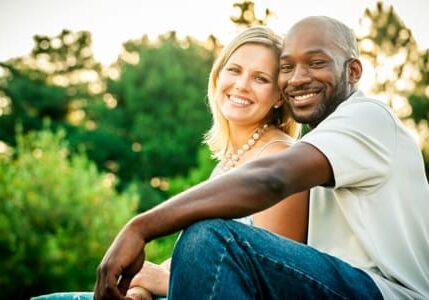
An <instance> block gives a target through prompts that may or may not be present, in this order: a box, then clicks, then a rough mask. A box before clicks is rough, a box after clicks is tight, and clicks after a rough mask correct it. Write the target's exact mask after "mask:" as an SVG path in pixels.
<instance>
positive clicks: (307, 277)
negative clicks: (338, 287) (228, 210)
mask: <svg viewBox="0 0 429 300" xmlns="http://www.w3.org/2000/svg"><path fill="white" fill-rule="evenodd" d="M237 243H240V245H241V246H242V247H247V248H249V249H250V251H252V252H253V254H254V255H256V256H259V257H260V258H262V259H266V260H269V261H271V262H272V263H273V264H276V265H280V266H282V267H284V268H285V269H288V270H289V271H290V272H291V273H296V274H299V275H300V276H302V277H305V278H306V279H308V280H309V281H311V282H313V283H315V285H316V286H319V287H321V288H322V289H324V290H325V291H327V292H329V293H331V294H333V295H335V296H337V297H339V298H341V299H347V297H345V296H342V295H341V294H339V293H337V292H336V291H334V290H332V289H331V288H329V287H328V286H326V285H325V284H323V283H322V282H320V281H318V280H316V279H315V278H313V277H311V276H309V275H308V274H307V273H305V272H303V271H301V270H299V269H298V268H296V267H292V266H290V265H288V264H285V263H283V262H280V261H276V260H274V259H272V258H270V257H267V256H263V255H261V254H259V253H256V251H254V250H253V248H252V246H251V245H250V244H249V243H247V242H246V241H242V240H240V239H237Z"/></svg>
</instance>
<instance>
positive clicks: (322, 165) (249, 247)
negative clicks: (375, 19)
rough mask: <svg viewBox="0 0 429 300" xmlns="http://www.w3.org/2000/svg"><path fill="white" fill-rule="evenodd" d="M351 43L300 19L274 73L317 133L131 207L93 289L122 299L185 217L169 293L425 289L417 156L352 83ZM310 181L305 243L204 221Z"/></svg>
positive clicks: (336, 27)
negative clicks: (149, 248)
mask: <svg viewBox="0 0 429 300" xmlns="http://www.w3.org/2000/svg"><path fill="white" fill-rule="evenodd" d="M357 55H358V51H357V46H356V42H355V38H354V36H353V34H352V32H351V30H350V29H348V28H347V27H346V26H345V25H343V24H342V23H340V22H338V21H336V20H334V19H330V18H327V17H310V18H306V19H304V20H302V21H300V22H298V23H297V24H295V25H294V26H293V27H292V28H291V30H290V31H289V32H288V34H287V35H286V37H285V40H284V47H283V51H282V55H281V71H280V76H279V85H280V87H281V88H282V91H283V93H284V96H285V99H286V100H287V101H288V103H289V105H290V107H291V110H292V112H293V115H294V118H296V120H298V121H300V122H303V123H307V124H309V125H310V126H311V127H312V128H313V129H312V131H311V132H310V133H308V134H307V135H306V136H304V138H303V139H302V141H301V142H299V143H297V144H296V145H294V146H293V147H291V148H289V149H288V150H285V151H284V152H283V153H280V154H277V155H273V156H271V157H267V158H263V159H260V160H257V161H254V162H252V163H249V164H247V165H244V166H242V167H239V168H237V169H235V170H233V171H231V172H230V173H228V174H226V175H224V176H221V177H219V178H217V179H214V180H211V181H209V182H206V183H202V184H200V185H198V186H196V187H194V188H192V189H190V190H189V191H187V192H185V193H182V194H180V195H177V196H175V197H173V198H172V199H171V200H170V201H167V202H165V203H163V204H161V205H160V206H158V207H156V208H154V209H152V210H150V211H148V212H145V213H143V214H141V215H139V216H137V217H135V218H134V219H132V220H131V221H130V222H129V223H128V224H127V225H126V226H125V227H124V229H123V230H122V231H121V232H120V234H119V235H118V236H117V237H116V239H115V241H114V242H113V244H112V245H111V247H110V248H109V250H108V251H107V253H106V255H105V256H104V258H103V261H102V262H101V264H100V267H99V270H98V278H97V285H96V291H95V297H96V299H125V298H124V297H123V296H122V295H121V293H122V294H123V293H124V291H125V290H126V288H127V286H128V283H129V281H130V278H131V277H132V275H133V274H134V273H136V272H137V271H138V270H139V269H140V267H141V264H142V263H143V261H144V255H143V252H142V250H143V248H144V245H145V243H147V242H148V241H150V240H152V239H154V238H157V237H159V236H162V235H165V234H168V233H170V232H173V231H176V230H180V229H182V228H185V227H188V226H189V227H188V228H187V229H186V230H185V231H184V233H183V235H182V237H181V239H180V240H179V242H178V244H177V245H176V248H175V252H174V255H173V262H172V275H171V279H170V290H169V298H171V299H337V298H339V299H382V298H385V299H427V298H429V255H428V253H429V209H428V207H429V188H428V184H427V181H426V177H425V173H424V168H423V160H422V156H421V153H420V150H419V149H418V147H417V145H416V143H415V142H414V141H413V139H412V138H411V137H410V135H409V134H407V132H406V130H405V129H404V128H403V127H402V125H401V123H400V122H399V120H398V119H397V118H396V117H395V116H394V115H393V114H392V113H391V111H390V110H389V109H388V108H387V107H386V105H384V104H383V103H381V102H378V101H376V100H372V99H369V98H366V97H365V96H364V95H363V94H362V93H361V92H359V91H357V83H358V81H359V79H360V76H361V73H362V66H361V63H360V61H359V60H358V58H357ZM310 188H311V193H310V197H311V198H310V217H309V218H310V219H309V236H308V245H302V244H298V243H294V242H292V241H290V240H287V239H284V238H281V237H279V236H276V235H273V234H270V233H268V232H265V231H263V230H260V229H256V228H252V227H249V226H245V225H242V224H239V223H237V222H234V221H229V220H228V221H227V220H222V219H214V220H207V221H202V222H196V221H199V220H202V219H213V218H217V217H220V218H225V219H227V218H233V217H240V216H244V215H249V214H251V213H254V212H256V211H260V210H262V209H265V208H267V207H269V206H272V205H274V204H275V203H276V202H277V201H280V199H283V198H285V197H286V196H288V195H291V194H294V193H296V192H299V191H304V190H306V189H310ZM195 222H196V223H195ZM193 223H195V224H193ZM191 224H193V225H191ZM190 225H191V226H190Z"/></svg>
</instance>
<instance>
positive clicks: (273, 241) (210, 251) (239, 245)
mask: <svg viewBox="0 0 429 300" xmlns="http://www.w3.org/2000/svg"><path fill="white" fill-rule="evenodd" d="M168 298H169V299H172V300H175V299H179V300H183V299H187V300H192V299H234V300H240V299H317V300H320V299H365V300H368V299H383V297H382V295H381V293H380V291H379V289H378V288H377V286H376V285H375V283H374V282H373V280H372V279H371V278H370V277H369V276H368V275H367V274H366V273H365V272H364V271H362V270H360V269H357V268H355V267H353V266H351V265H349V264H348V263H346V262H344V261H342V260H340V259H338V258H335V257H333V256H330V255H327V254H325V253H322V252H320V251H318V250H316V249H314V248H312V247H309V246H307V245H303V244H300V243H296V242H294V241H291V240H288V239H286V238H282V237H280V236H278V235H275V234H271V233H269V232H267V231H265V230H261V229H258V228H255V227H251V226H248V225H243V224H240V223H238V222H235V221H230V220H218V219H215V220H206V221H202V222H198V223H195V224H193V225H192V226H190V227H189V228H188V229H186V230H185V231H184V232H183V234H182V236H181V238H180V240H179V241H178V242H177V245H176V247H175V250H174V254H173V260H172V266H171V277H170V289H169V297H168Z"/></svg>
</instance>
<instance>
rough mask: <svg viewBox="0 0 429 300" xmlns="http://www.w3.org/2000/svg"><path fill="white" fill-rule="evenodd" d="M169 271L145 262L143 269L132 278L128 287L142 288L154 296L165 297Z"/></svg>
mask: <svg viewBox="0 0 429 300" xmlns="http://www.w3.org/2000/svg"><path fill="white" fill-rule="evenodd" d="M169 277H170V271H169V270H168V269H166V268H165V267H162V266H160V265H157V264H154V263H151V262H150V261H145V262H144V264H143V268H142V269H141V270H140V272H139V273H137V274H136V276H134V278H133V280H132V281H131V283H130V287H131V288H132V287H142V288H144V289H146V290H148V291H150V292H151V293H152V294H154V295H160V296H165V295H167V290H168V280H169Z"/></svg>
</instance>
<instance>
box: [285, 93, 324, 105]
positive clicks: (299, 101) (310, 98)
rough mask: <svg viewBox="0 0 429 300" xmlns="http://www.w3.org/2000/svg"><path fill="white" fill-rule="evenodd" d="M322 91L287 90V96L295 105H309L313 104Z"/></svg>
mask: <svg viewBox="0 0 429 300" xmlns="http://www.w3.org/2000/svg"><path fill="white" fill-rule="evenodd" d="M319 93H320V91H315V90H313V91H294V92H287V93H286V96H287V98H288V99H289V102H290V103H291V104H292V105H294V106H307V105H310V104H312V103H313V102H314V101H315V100H316V98H317V96H318V95H319Z"/></svg>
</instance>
